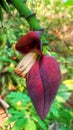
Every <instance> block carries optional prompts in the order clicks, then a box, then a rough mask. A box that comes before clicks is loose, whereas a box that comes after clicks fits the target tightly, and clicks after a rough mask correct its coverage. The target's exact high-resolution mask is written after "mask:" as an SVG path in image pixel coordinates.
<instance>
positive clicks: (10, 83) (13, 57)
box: [0, 0, 73, 130]
mask: <svg viewBox="0 0 73 130" xmlns="http://www.w3.org/2000/svg"><path fill="white" fill-rule="evenodd" d="M27 5H28V6H29V7H30V8H31V9H32V10H33V11H34V12H36V13H37V14H36V15H37V17H38V18H39V19H40V21H41V22H40V23H41V25H42V26H43V27H44V28H45V30H44V35H45V37H46V39H47V40H48V44H45V45H43V52H44V53H45V54H49V55H52V56H55V57H56V59H57V60H58V62H59V64H60V67H61V72H62V83H61V85H60V88H59V91H58V93H57V96H56V98H55V100H54V102H53V104H52V106H51V109H50V111H49V113H48V115H47V118H46V119H45V120H44V121H41V119H40V118H39V117H38V115H37V113H36V111H35V109H34V107H33V104H32V103H31V100H30V98H29V96H28V93H27V89H26V81H25V79H22V78H20V77H18V76H17V75H16V74H14V71H13V70H14V67H15V66H16V65H17V63H18V62H19V61H20V59H22V57H23V56H22V55H21V54H19V53H18V52H17V51H16V50H15V48H14V46H15V43H16V41H17V40H18V38H19V37H20V36H22V35H23V34H25V33H27V32H29V25H28V23H27V21H26V20H25V19H24V18H20V15H19V13H18V12H17V10H16V9H15V8H14V7H12V6H11V5H10V9H11V13H10V14H7V13H6V12H5V11H3V17H4V19H3V21H1V22H0V95H1V96H2V97H3V98H4V99H5V100H6V101H7V102H8V103H9V104H10V108H9V113H10V114H11V117H10V119H8V120H7V121H6V122H5V126H6V128H7V127H8V125H9V124H10V123H11V122H13V127H12V129H11V128H10V129H9V130H22V129H25V130H32V129H33V130H38V129H39V130H48V129H50V126H51V125H52V124H53V123H59V124H60V130H73V109H71V108H67V107H66V106H65V105H64V103H65V101H66V100H68V98H69V96H70V95H71V92H73V11H72V10H73V6H66V4H64V2H63V1H61V0H55V1H54V0H43V1H41V0H38V1H37V0H35V1H32V0H28V1H27ZM33 7H34V8H33Z"/></svg>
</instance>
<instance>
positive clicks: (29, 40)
mask: <svg viewBox="0 0 73 130" xmlns="http://www.w3.org/2000/svg"><path fill="white" fill-rule="evenodd" d="M40 34H41V31H31V32H29V33H28V34H26V35H23V36H22V37H20V39H19V40H18V42H17V43H16V45H15V49H16V50H17V51H19V52H20V53H22V54H27V53H28V52H36V53H38V54H39V55H42V44H41V40H40Z"/></svg>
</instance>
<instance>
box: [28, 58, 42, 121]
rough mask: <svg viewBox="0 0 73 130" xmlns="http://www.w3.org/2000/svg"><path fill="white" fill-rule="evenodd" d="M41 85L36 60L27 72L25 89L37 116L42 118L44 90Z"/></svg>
mask: <svg viewBox="0 0 73 130" xmlns="http://www.w3.org/2000/svg"><path fill="white" fill-rule="evenodd" d="M42 86H43V85H42V81H41V77H40V74H39V63H38V61H37V62H36V63H35V64H34V66H33V67H32V70H31V71H30V73H29V74H28V78H27V89H28V93H29V96H30V97H31V100H32V102H33V104H34V106H35V108H36V110H37V112H38V114H39V116H40V117H41V118H42V119H43V118H44V117H43V106H44V100H43V99H44V91H43V87H42Z"/></svg>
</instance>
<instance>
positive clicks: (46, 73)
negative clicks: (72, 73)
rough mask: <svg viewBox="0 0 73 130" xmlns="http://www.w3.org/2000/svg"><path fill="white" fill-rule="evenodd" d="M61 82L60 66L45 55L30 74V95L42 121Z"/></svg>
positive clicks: (28, 79)
mask: <svg viewBox="0 0 73 130" xmlns="http://www.w3.org/2000/svg"><path fill="white" fill-rule="evenodd" d="M60 82H61V72H60V68H59V65H58V63H57V61H56V59H55V58H54V57H51V56H44V55H43V56H42V57H41V59H40V60H39V61H37V62H36V63H35V64H34V65H33V67H32V69H31V70H30V72H29V73H28V78H27V89H28V93H29V96H30V97H31V100H32V102H33V104H34V106H35V108H36V110H37V112H38V114H39V116H40V118H41V119H44V118H45V117H46V115H47V113H48V111H49V109H50V106H51V104H52V102H53V100H54V98H55V96H56V93H57V90H58V87H59V85H60Z"/></svg>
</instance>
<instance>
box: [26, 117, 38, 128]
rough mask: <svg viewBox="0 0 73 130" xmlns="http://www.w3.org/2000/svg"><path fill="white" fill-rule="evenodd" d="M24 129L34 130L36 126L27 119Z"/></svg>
mask: <svg viewBox="0 0 73 130" xmlns="http://www.w3.org/2000/svg"><path fill="white" fill-rule="evenodd" d="M24 128H25V130H36V125H35V123H34V121H33V120H30V119H29V118H28V119H27V121H26V124H25V127H24Z"/></svg>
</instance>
